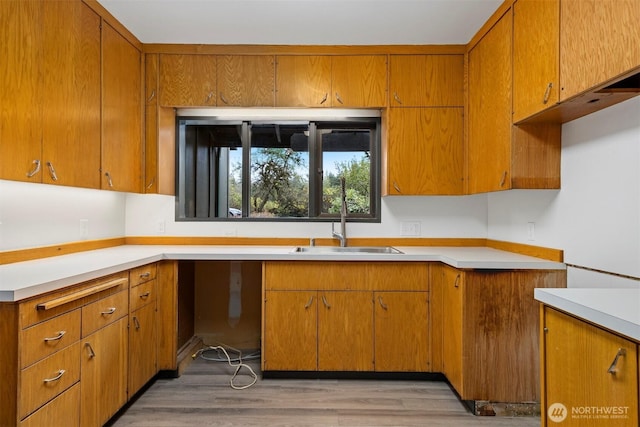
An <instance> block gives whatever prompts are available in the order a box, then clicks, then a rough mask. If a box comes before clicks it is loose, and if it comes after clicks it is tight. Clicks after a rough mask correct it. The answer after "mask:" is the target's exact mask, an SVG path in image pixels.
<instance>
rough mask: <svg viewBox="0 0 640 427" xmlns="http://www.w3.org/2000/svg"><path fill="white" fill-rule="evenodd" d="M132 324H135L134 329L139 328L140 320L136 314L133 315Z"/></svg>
mask: <svg viewBox="0 0 640 427" xmlns="http://www.w3.org/2000/svg"><path fill="white" fill-rule="evenodd" d="M133 326H135V327H136V329H140V321H139V320H138V318H137V317H136V316H133Z"/></svg>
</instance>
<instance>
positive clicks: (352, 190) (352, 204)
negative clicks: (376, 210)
mask: <svg viewBox="0 0 640 427" xmlns="http://www.w3.org/2000/svg"><path fill="white" fill-rule="evenodd" d="M371 133H372V131H371V130H370V129H321V130H319V134H320V135H321V141H322V142H321V144H322V170H323V174H322V176H323V180H322V214H331V215H334V214H335V215H339V214H340V204H341V198H340V177H341V176H344V177H345V181H346V193H347V212H348V214H349V215H351V216H366V215H370V214H371V136H372V135H371Z"/></svg>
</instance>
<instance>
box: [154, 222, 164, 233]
mask: <svg viewBox="0 0 640 427" xmlns="http://www.w3.org/2000/svg"><path fill="white" fill-rule="evenodd" d="M156 227H157V228H156V231H157V232H158V233H161V234H164V231H165V222H164V220H163V219H161V220H159V221H158V224H157V225H156Z"/></svg>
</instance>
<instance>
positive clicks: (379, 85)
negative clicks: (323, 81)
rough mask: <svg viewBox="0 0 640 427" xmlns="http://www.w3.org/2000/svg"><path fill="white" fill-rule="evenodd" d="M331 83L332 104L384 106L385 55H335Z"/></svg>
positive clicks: (385, 85) (385, 102)
mask: <svg viewBox="0 0 640 427" xmlns="http://www.w3.org/2000/svg"><path fill="white" fill-rule="evenodd" d="M331 86H332V90H331V92H332V96H331V105H332V106H334V107H384V106H386V105H387V57H386V55H360V56H334V57H333V58H332V60H331Z"/></svg>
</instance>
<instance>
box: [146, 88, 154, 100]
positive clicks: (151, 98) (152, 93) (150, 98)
mask: <svg viewBox="0 0 640 427" xmlns="http://www.w3.org/2000/svg"><path fill="white" fill-rule="evenodd" d="M155 97H156V90H155V89H154V90H152V91H151V95H150V96H149V98H147V102H151V100H153V98H155Z"/></svg>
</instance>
